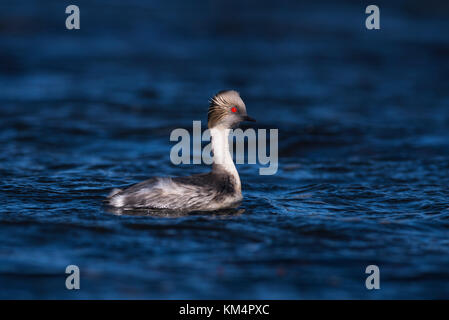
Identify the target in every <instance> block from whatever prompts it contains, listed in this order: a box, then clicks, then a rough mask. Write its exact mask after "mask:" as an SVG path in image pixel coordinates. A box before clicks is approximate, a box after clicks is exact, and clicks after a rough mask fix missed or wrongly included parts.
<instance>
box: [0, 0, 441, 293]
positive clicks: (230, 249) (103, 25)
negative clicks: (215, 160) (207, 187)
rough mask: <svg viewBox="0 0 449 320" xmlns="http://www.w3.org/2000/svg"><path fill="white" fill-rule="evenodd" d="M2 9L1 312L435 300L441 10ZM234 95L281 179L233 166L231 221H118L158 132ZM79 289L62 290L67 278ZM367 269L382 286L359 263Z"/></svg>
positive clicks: (133, 3)
mask: <svg viewBox="0 0 449 320" xmlns="http://www.w3.org/2000/svg"><path fill="white" fill-rule="evenodd" d="M66 5H67V4H65V3H63V2H61V1H56V0H54V1H22V0H17V1H2V2H1V4H0V21H1V23H0V150H1V152H0V186H1V187H0V203H1V208H0V298H21V299H24V298H43V299H47V298H64V299H66V298H68V299H72V298H73V299H77V298H101V299H102V298H126V299H129V298H137V299H140V298H152V299H156V298H158V299H167V298H168V299H172V298H195V299H196V298H206V299H216V298H237V299H239V298H265V299H272V298H287V299H303V298H306V299H309V298H318V299H322V298H330V299H346V298H362V299H374V298H383V299H396V298H413V299H415V298H448V297H449V191H448V185H449V174H448V173H449V59H448V58H449V34H448V32H447V30H449V20H448V19H447V14H448V12H449V8H448V6H447V4H446V3H445V2H443V1H441V2H438V1H433V2H429V3H426V5H425V6H424V4H423V3H422V1H400V2H397V3H396V4H395V5H394V6H393V5H392V4H391V3H390V4H389V3H387V2H379V6H380V8H381V30H378V31H368V30H366V29H365V26H364V20H365V17H366V15H365V13H364V9H365V6H366V5H361V4H359V3H356V2H350V1H343V2H340V1H339V4H338V6H336V5H335V3H333V2H330V1H329V2H327V1H314V2H312V1H310V3H305V4H291V3H290V4H284V3H282V2H279V1H276V2H274V1H273V2H269V3H268V2H267V3H264V2H262V3H261V2H260V1H258V2H248V3H246V4H242V3H240V2H239V1H218V2H212V3H206V2H202V1H199V2H194V3H190V2H189V3H188V2H185V1H169V2H166V3H162V2H160V3H159V2H154V3H153V2H147V1H137V0H128V1H126V2H123V1H110V0H109V1H99V0H98V1H82V0H81V1H77V5H78V6H79V7H80V9H81V29H80V30H77V31H68V30H66V29H65V18H66V14H65V13H64V11H65V6H66ZM226 88H234V89H236V90H238V91H240V92H241V94H242V97H243V98H244V100H245V102H246V105H247V109H248V112H249V114H250V115H252V116H254V117H255V118H257V120H258V122H257V123H256V128H267V129H270V128H277V129H279V171H278V173H277V174H276V175H274V176H260V175H259V174H258V172H259V171H258V168H259V166H258V165H239V166H238V169H239V172H240V175H241V179H242V183H243V193H244V197H245V199H244V202H243V204H242V206H241V207H240V208H238V209H236V210H227V211H222V212H215V213H212V214H202V213H191V214H189V215H181V216H157V215H117V214H114V213H112V212H109V211H108V210H107V208H105V207H104V206H103V204H102V200H103V199H104V198H105V196H106V195H107V194H108V193H109V191H110V190H111V189H112V188H113V187H120V186H125V185H127V184H131V183H135V182H138V181H141V180H144V179H146V178H148V177H150V176H153V175H189V174H191V173H199V172H205V171H207V170H208V168H207V167H206V166H197V165H190V166H183V167H178V166H174V165H172V164H171V162H170V158H169V152H170V148H171V147H172V146H173V144H174V143H173V142H170V141H169V135H170V132H171V130H173V129H175V128H186V129H190V128H191V127H192V120H202V121H203V124H204V123H205V121H206V112H207V107H208V102H207V100H208V99H209V98H210V97H211V96H212V95H213V94H214V93H215V92H217V91H219V90H221V89H226ZM69 264H75V265H77V266H79V268H80V270H81V289H80V290H77V291H69V290H67V289H66V288H65V277H66V274H65V273H64V271H65V268H66V266H67V265H69ZM371 264H375V265H378V266H379V268H380V279H381V280H380V281H381V282H380V286H381V289H380V290H371V291H369V290H367V289H366V288H365V279H366V277H367V275H366V274H365V268H366V267H367V266H368V265H371Z"/></svg>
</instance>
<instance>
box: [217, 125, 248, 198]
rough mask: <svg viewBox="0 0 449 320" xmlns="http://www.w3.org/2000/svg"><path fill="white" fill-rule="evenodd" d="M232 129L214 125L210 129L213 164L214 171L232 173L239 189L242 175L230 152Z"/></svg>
mask: <svg viewBox="0 0 449 320" xmlns="http://www.w3.org/2000/svg"><path fill="white" fill-rule="evenodd" d="M230 131H231V129H227V128H222V127H218V128H217V127H214V128H212V129H210V135H211V139H212V152H213V153H214V156H213V165H212V171H218V170H224V171H226V173H228V174H230V175H232V176H233V177H234V179H235V181H236V184H237V186H238V189H240V188H241V185H240V177H239V174H238V172H237V169H236V167H235V164H234V161H233V160H232V155H231V153H230V152H229V132H230Z"/></svg>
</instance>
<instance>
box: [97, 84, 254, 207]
mask: <svg viewBox="0 0 449 320" xmlns="http://www.w3.org/2000/svg"><path fill="white" fill-rule="evenodd" d="M207 120H208V123H207V124H208V127H209V129H210V134H211V139H212V142H211V143H212V152H213V164H212V170H211V171H210V172H208V173H202V174H196V175H192V176H188V177H175V178H170V177H154V178H150V179H148V180H145V181H143V182H140V183H137V184H134V185H132V186H130V187H128V188H126V189H124V190H121V189H114V190H113V191H112V192H111V193H110V195H109V196H108V198H107V200H106V202H107V203H108V204H109V205H111V206H113V207H116V208H122V209H165V210H177V211H178V210H179V211H195V210H196V211H212V210H218V209H224V208H232V207H237V206H238V205H239V204H240V202H241V200H242V199H243V197H242V187H241V183H240V177H239V174H238V172H237V169H236V168H235V165H234V162H233V160H232V155H231V154H230V152H229V143H228V136H229V131H230V129H231V128H234V127H235V126H237V125H238V124H239V123H240V122H242V121H255V120H254V119H253V118H251V117H249V116H248V114H247V113H246V106H245V103H244V102H243V100H242V99H241V98H240V95H239V93H238V92H237V91H234V90H227V91H220V92H218V93H217V94H216V95H215V96H214V97H213V98H212V99H211V101H210V105H209V112H208V116H207Z"/></svg>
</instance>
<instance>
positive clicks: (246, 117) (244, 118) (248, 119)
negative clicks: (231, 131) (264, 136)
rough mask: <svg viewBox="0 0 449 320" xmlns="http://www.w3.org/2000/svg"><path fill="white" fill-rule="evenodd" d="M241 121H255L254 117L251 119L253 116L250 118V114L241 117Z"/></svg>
mask: <svg viewBox="0 0 449 320" xmlns="http://www.w3.org/2000/svg"><path fill="white" fill-rule="evenodd" d="M243 121H251V122H256V119H253V118H251V117H250V116H244V117H243Z"/></svg>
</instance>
